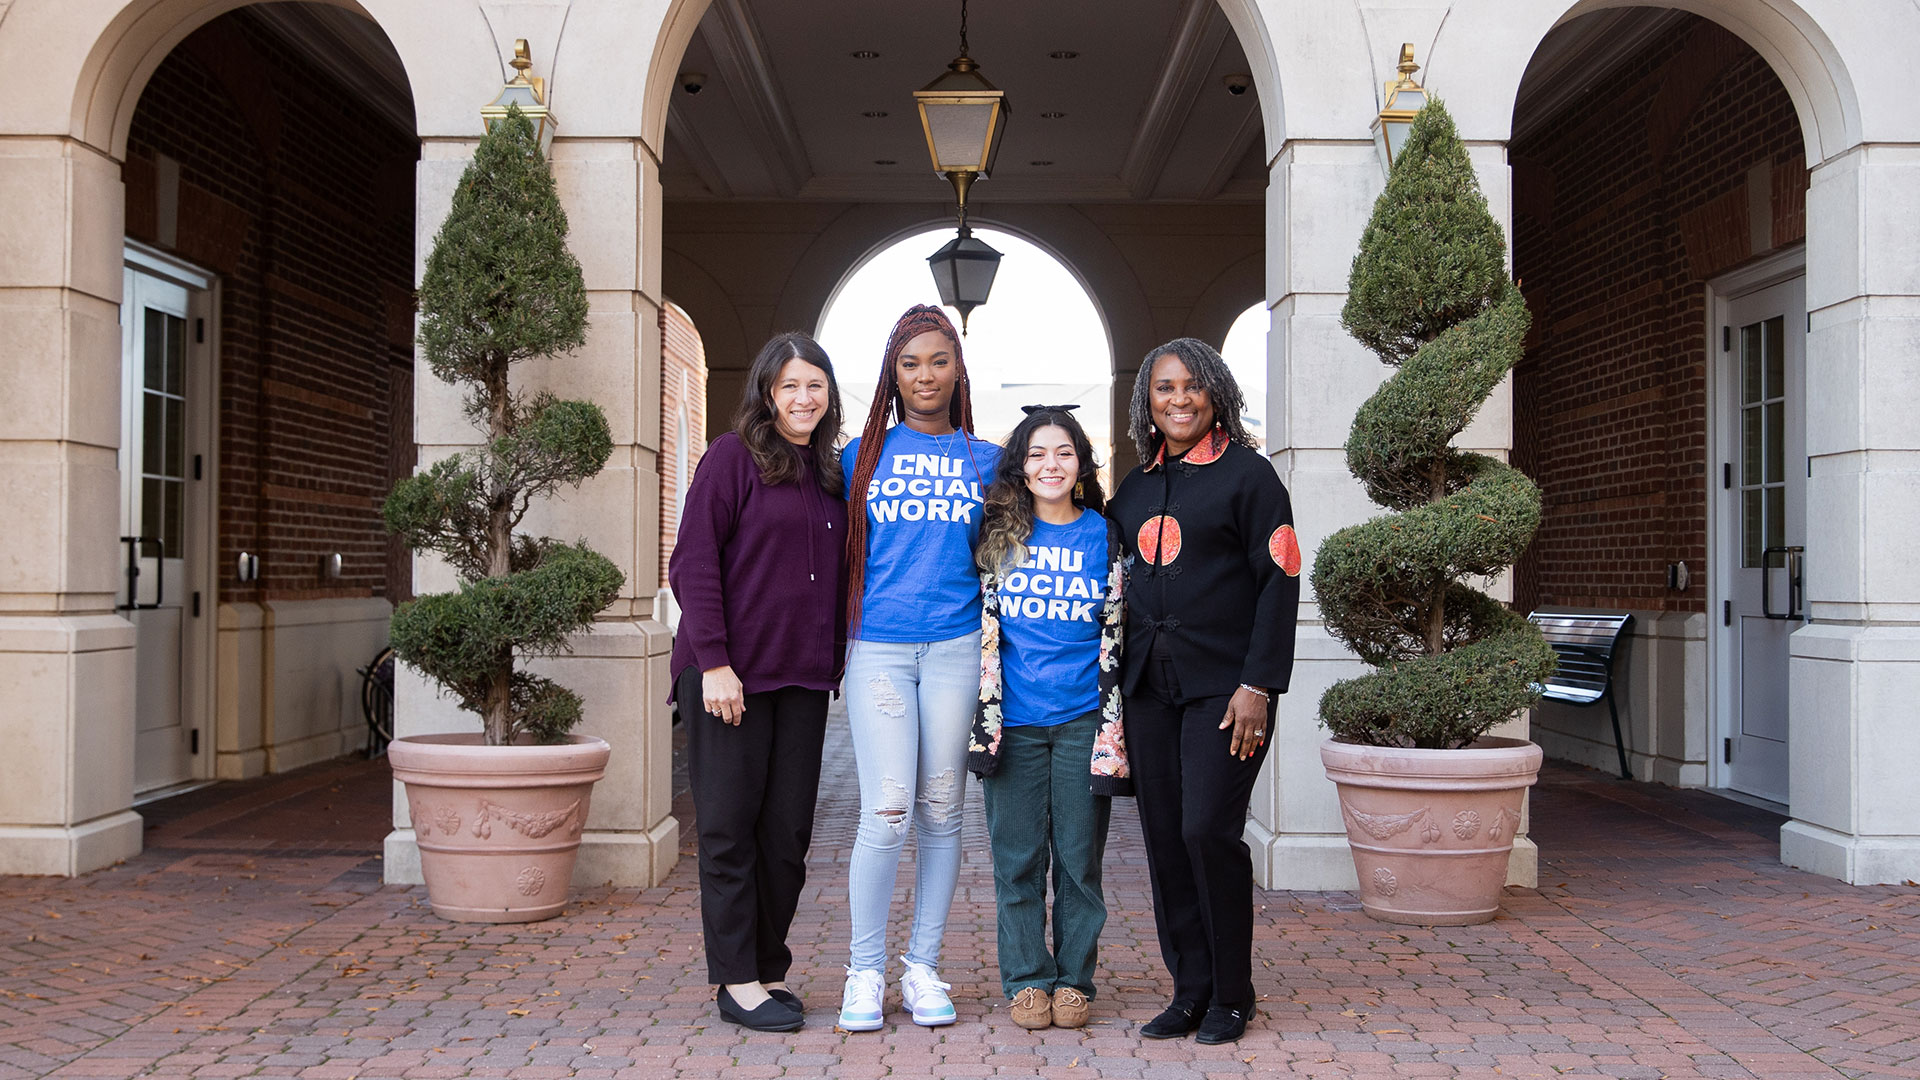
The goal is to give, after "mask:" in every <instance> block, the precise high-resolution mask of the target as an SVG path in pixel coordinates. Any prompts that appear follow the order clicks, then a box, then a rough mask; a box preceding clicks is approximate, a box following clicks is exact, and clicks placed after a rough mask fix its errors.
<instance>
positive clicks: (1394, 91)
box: [1373, 42, 1427, 172]
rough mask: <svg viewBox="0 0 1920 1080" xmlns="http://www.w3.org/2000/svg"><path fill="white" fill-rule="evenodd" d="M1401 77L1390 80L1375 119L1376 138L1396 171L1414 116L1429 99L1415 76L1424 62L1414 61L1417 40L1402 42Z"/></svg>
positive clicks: (1376, 144) (1379, 147)
mask: <svg viewBox="0 0 1920 1080" xmlns="http://www.w3.org/2000/svg"><path fill="white" fill-rule="evenodd" d="M1399 70H1400V77H1399V78H1398V79H1395V80H1394V81H1392V82H1390V83H1387V84H1386V94H1385V99H1386V100H1385V104H1383V105H1381V106H1380V115H1379V116H1378V117H1377V118H1375V120H1374V121H1373V142H1374V146H1375V147H1377V148H1378V149H1379V151H1380V156H1381V157H1383V158H1384V159H1385V160H1386V163H1387V171H1388V172H1392V171H1393V162H1394V159H1395V158H1397V157H1399V156H1400V151H1401V149H1402V148H1403V147H1405V146H1406V145H1407V132H1409V131H1411V130H1413V118H1414V117H1415V116H1418V115H1419V114H1420V110H1421V108H1422V107H1424V106H1425V105H1426V103H1427V91H1426V88H1425V87H1423V86H1421V85H1420V84H1419V83H1418V82H1416V81H1415V80H1414V78H1413V73H1414V72H1416V71H1419V70H1420V65H1419V64H1416V63H1414V62H1413V43H1412V42H1408V43H1406V44H1405V45H1402V46H1400V65H1399Z"/></svg>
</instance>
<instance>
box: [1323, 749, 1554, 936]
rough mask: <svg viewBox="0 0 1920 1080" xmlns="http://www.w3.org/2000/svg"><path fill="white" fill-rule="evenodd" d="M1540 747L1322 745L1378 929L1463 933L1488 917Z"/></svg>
mask: <svg viewBox="0 0 1920 1080" xmlns="http://www.w3.org/2000/svg"><path fill="white" fill-rule="evenodd" d="M1541 757H1542V754H1541V751H1540V748H1539V747H1538V746H1535V745H1534V744H1533V743H1530V742H1523V741H1521V740H1519V739H1493V738H1487V739H1481V740H1480V741H1479V742H1476V743H1474V744H1473V745H1472V746H1468V747H1464V748H1462V749H1459V750H1405V749H1398V748H1395V747H1387V746H1361V745H1358V744H1356V743H1346V742H1340V741H1338V740H1334V739H1328V740H1327V741H1326V742H1323V743H1321V744H1320V761H1321V762H1322V763H1323V764H1324V765H1326V767H1327V777H1328V778H1329V779H1331V780H1332V781H1333V782H1334V784H1335V785H1337V786H1338V787H1339V789H1340V814H1341V817H1343V818H1344V819H1345V820H1346V823H1347V845H1348V846H1349V847H1350V848H1352V849H1353V868H1354V869H1355V870H1357V871H1359V873H1360V902H1361V904H1362V906H1364V907H1365V908H1366V912H1367V914H1369V915H1371V916H1373V917H1374V918H1376V919H1379V920H1381V921H1382V922H1391V923H1407V924H1412V925H1418V926H1464V925H1466V924H1468V923H1480V922H1486V921H1487V920H1489V919H1491V918H1493V917H1494V915H1496V914H1498V913H1499V910H1500V890H1501V888H1502V887H1503V886H1504V885H1505V884H1506V880H1507V856H1508V855H1509V854H1510V853H1511V852H1512V850H1513V834H1514V830H1516V829H1518V828H1519V827H1520V809H1521V805H1522V803H1521V800H1522V799H1523V798H1524V797H1525V795H1526V792H1527V788H1529V787H1532V786H1533V782H1534V780H1535V779H1536V778H1537V777H1538V776H1539V773H1540V759H1541Z"/></svg>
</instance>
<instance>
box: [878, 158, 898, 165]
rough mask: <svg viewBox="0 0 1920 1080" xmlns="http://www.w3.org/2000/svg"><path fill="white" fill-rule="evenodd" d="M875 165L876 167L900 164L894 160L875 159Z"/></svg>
mask: <svg viewBox="0 0 1920 1080" xmlns="http://www.w3.org/2000/svg"><path fill="white" fill-rule="evenodd" d="M873 163H874V164H875V165H898V164H900V163H899V162H897V161H895V160H893V159H892V158H874V159H873Z"/></svg>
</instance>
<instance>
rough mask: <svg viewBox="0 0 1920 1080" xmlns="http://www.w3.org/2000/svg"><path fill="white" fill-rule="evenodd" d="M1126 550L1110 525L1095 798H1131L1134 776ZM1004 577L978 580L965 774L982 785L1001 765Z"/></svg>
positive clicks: (1095, 746) (994, 574)
mask: <svg viewBox="0 0 1920 1080" xmlns="http://www.w3.org/2000/svg"><path fill="white" fill-rule="evenodd" d="M1126 557H1127V549H1126V545H1125V544H1124V543H1122V541H1121V537H1120V527H1119V526H1118V525H1115V524H1114V523H1113V522H1112V521H1108V522H1107V594H1106V600H1105V602H1104V603H1103V604H1101V606H1100V676H1099V686H1100V730H1099V732H1098V733H1097V734H1096V735H1095V736H1094V739H1093V761H1092V762H1091V765H1090V772H1089V780H1090V786H1091V788H1092V791H1093V793H1094V794H1095V795H1132V794H1133V773H1132V772H1131V771H1130V770H1129V769H1128V767H1127V738H1126V733H1125V731H1124V729H1123V728H1122V726H1121V712H1120V708H1121V706H1120V650H1121V649H1122V648H1124V647H1125V644H1126V639H1127V634H1126V601H1125V597H1124V596H1123V592H1124V590H1125V588H1126V581H1127V573H1126ZM1001 577H1002V575H1001V574H999V573H997V572H995V571H991V570H989V571H985V572H983V573H981V575H980V592H981V595H982V598H983V601H984V602H983V603H982V604H981V608H980V704H979V705H977V706H976V707H975V708H974V710H973V733H972V735H971V736H970V737H969V739H968V741H967V770H968V771H969V772H971V773H973V774H974V775H975V776H978V777H980V778H982V779H985V778H986V777H989V776H992V775H993V773H994V770H995V769H997V768H998V767H999V765H1000V728H1001V720H1000V699H1001V683H1000V581H1001Z"/></svg>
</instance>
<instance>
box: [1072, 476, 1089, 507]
mask: <svg viewBox="0 0 1920 1080" xmlns="http://www.w3.org/2000/svg"><path fill="white" fill-rule="evenodd" d="M1073 501H1074V502H1077V503H1083V502H1086V501H1087V484H1086V481H1084V480H1081V481H1076V482H1075V483H1074V485H1073Z"/></svg>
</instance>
